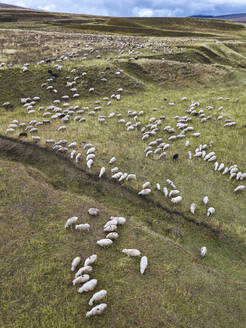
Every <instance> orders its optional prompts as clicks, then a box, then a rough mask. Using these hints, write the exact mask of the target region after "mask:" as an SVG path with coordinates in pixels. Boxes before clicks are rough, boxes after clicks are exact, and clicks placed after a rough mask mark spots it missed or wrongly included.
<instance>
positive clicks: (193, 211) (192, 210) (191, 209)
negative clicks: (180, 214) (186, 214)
mask: <svg viewBox="0 0 246 328" xmlns="http://www.w3.org/2000/svg"><path fill="white" fill-rule="evenodd" d="M195 209H196V204H195V203H192V204H191V206H190V211H191V213H192V214H195Z"/></svg>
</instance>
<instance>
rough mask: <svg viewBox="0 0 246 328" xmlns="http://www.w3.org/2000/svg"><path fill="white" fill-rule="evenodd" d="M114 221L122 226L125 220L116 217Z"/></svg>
mask: <svg viewBox="0 0 246 328" xmlns="http://www.w3.org/2000/svg"><path fill="white" fill-rule="evenodd" d="M115 219H116V221H117V224H120V225H122V224H125V223H126V218H123V217H122V216H116V217H115Z"/></svg>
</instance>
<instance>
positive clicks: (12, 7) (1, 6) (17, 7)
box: [0, 3, 27, 9]
mask: <svg viewBox="0 0 246 328" xmlns="http://www.w3.org/2000/svg"><path fill="white" fill-rule="evenodd" d="M0 8H1V9H2V8H9V9H27V8H24V7H20V6H14V5H8V4H7V3H0Z"/></svg>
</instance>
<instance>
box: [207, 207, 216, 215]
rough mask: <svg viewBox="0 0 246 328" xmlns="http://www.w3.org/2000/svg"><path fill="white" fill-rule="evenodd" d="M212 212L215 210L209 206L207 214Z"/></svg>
mask: <svg viewBox="0 0 246 328" xmlns="http://www.w3.org/2000/svg"><path fill="white" fill-rule="evenodd" d="M214 212H215V209H214V207H209V209H208V212H207V216H210V215H212V214H213V213H214Z"/></svg>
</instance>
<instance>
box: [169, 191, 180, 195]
mask: <svg viewBox="0 0 246 328" xmlns="http://www.w3.org/2000/svg"><path fill="white" fill-rule="evenodd" d="M179 193H180V191H179V190H177V189H174V190H171V191H170V193H169V197H172V196H175V195H178V194H179Z"/></svg>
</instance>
